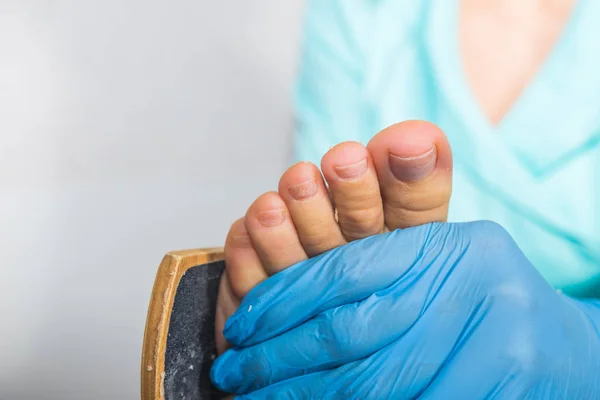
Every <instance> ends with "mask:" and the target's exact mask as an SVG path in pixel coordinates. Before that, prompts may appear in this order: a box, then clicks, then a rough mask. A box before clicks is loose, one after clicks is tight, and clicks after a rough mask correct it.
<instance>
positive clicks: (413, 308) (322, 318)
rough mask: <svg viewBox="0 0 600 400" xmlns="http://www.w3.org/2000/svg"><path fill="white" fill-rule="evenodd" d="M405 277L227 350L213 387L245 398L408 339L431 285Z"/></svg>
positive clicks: (214, 369) (216, 367)
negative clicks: (277, 332) (284, 329)
mask: <svg viewBox="0 0 600 400" xmlns="http://www.w3.org/2000/svg"><path fill="white" fill-rule="evenodd" d="M405 278H406V279H401V280H399V281H398V282H396V284H394V285H393V286H392V287H390V288H387V289H384V290H382V291H380V292H377V293H375V294H373V295H371V296H369V297H368V298H367V299H365V300H363V301H361V302H358V303H353V304H347V305H344V306H340V307H337V308H334V309H329V310H327V311H325V312H323V313H321V314H319V315H317V316H316V317H315V318H313V319H311V320H309V321H307V322H305V323H303V324H302V325H299V326H297V327H295V328H293V329H292V330H290V331H287V332H285V333H283V334H281V335H279V336H276V337H274V338H272V339H270V340H267V341H265V342H263V343H260V344H258V345H255V346H250V347H246V348H241V349H231V350H229V351H227V352H226V353H225V354H223V355H222V356H221V357H219V358H218V359H217V360H216V361H215V363H214V364H213V367H212V370H211V374H212V379H213V383H214V384H215V385H216V386H217V387H218V388H220V389H221V390H223V391H226V392H229V393H247V392H250V391H254V390H257V389H260V388H262V387H265V386H268V385H272V384H274V383H277V382H280V381H283V380H286V379H291V378H294V377H296V376H299V375H306V374H310V373H313V372H317V371H322V370H327V369H331V368H334V367H338V366H340V365H344V364H347V363H349V362H352V361H356V360H359V359H362V358H364V357H367V356H369V355H370V354H373V353H374V352H376V351H377V350H379V349H381V348H383V347H385V346H387V345H388V344H389V343H391V342H393V341H394V340H396V339H397V338H398V337H400V336H401V335H402V334H404V332H406V330H407V329H408V328H409V327H410V326H411V325H412V324H413V323H414V322H415V320H416V319H417V318H418V317H419V314H420V312H421V310H422V309H423V304H424V302H425V299H426V297H427V296H428V294H429V293H428V286H427V285H414V284H413V283H414V281H415V280H416V279H417V278H418V274H416V273H414V274H411V273H409V274H406V276H405ZM399 296H406V297H407V298H409V299H410V300H408V301H407V300H401V301H399V300H398V298H399ZM390 316H393V318H390Z"/></svg>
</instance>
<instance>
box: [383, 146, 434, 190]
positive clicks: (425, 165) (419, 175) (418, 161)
mask: <svg viewBox="0 0 600 400" xmlns="http://www.w3.org/2000/svg"><path fill="white" fill-rule="evenodd" d="M389 158H390V169H391V170H392V173H393V174H394V176H395V177H396V178H398V179H399V180H401V181H405V182H410V181H418V180H421V179H423V178H426V177H428V176H429V175H430V174H431V173H432V172H433V170H434V169H435V163H436V161H437V150H436V148H435V146H434V147H432V148H431V149H429V150H427V151H426V152H425V153H423V154H421V155H418V156H413V157H400V156H397V155H395V154H392V153H390V157H389Z"/></svg>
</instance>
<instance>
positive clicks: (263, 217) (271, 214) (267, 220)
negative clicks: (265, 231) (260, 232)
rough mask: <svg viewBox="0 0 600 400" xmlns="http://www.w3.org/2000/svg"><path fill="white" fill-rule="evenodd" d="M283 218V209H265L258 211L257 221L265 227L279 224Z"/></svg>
mask: <svg viewBox="0 0 600 400" xmlns="http://www.w3.org/2000/svg"><path fill="white" fill-rule="evenodd" d="M284 219H285V210H284V209H280V210H267V211H261V212H259V213H258V222H260V224H261V225H262V226H264V227H265V228H270V227H273V226H278V225H281V223H282V222H283V220H284Z"/></svg>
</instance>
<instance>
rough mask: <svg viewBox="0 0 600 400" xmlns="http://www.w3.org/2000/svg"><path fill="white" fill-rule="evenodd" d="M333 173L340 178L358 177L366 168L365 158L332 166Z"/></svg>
mask: <svg viewBox="0 0 600 400" xmlns="http://www.w3.org/2000/svg"><path fill="white" fill-rule="evenodd" d="M333 169H334V170H335V173H336V174H337V175H338V176H339V177H340V178H342V179H353V178H358V177H359V176H361V175H362V174H364V173H365V171H366V170H367V159H366V158H365V159H363V160H361V161H359V162H357V163H354V164H350V165H337V166H335V167H333Z"/></svg>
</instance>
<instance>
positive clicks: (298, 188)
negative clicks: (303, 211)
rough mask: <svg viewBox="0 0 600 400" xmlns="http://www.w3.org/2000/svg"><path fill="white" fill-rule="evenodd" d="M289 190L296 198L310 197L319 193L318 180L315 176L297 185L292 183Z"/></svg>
mask: <svg viewBox="0 0 600 400" xmlns="http://www.w3.org/2000/svg"><path fill="white" fill-rule="evenodd" d="M288 191H289V192H290V194H291V195H292V197H293V198H294V199H296V200H304V199H308V198H310V197H313V196H314V195H315V194H316V193H317V181H316V180H315V179H314V178H313V179H309V180H307V181H305V182H302V183H298V184H296V185H290V186H289V187H288Z"/></svg>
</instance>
